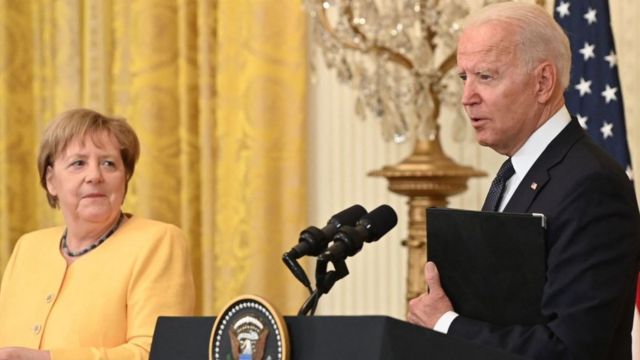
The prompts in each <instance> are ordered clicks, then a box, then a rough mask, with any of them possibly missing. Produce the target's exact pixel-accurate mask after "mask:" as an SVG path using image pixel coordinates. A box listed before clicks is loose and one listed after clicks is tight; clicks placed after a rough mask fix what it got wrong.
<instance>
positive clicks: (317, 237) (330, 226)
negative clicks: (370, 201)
mask: <svg viewBox="0 0 640 360" xmlns="http://www.w3.org/2000/svg"><path fill="white" fill-rule="evenodd" d="M366 213H367V210H365V208H363V207H362V206H360V205H353V206H351V207H349V208H346V209H344V210H342V211H340V212H339V213H337V214H335V215H333V216H332V217H331V219H329V221H328V222H327V225H326V226H325V227H323V228H322V229H318V228H317V227H315V226H309V227H308V228H306V229H304V230H303V231H302V232H301V233H300V237H299V239H298V245H296V246H294V247H292V248H291V250H289V251H288V252H286V253H284V255H282V261H283V262H284V264H285V265H286V266H287V267H288V268H289V270H290V271H291V273H292V274H293V276H295V277H296V279H298V281H300V282H301V283H302V284H303V285H304V286H305V287H306V288H307V289H309V291H312V290H311V282H310V281H309V278H308V277H307V275H306V274H305V272H304V270H303V269H302V266H300V264H299V263H298V261H297V260H296V259H299V258H301V257H303V256H305V255H312V256H318V255H320V253H322V252H323V251H324V250H325V249H326V248H327V245H329V241H331V238H333V236H334V235H335V234H336V233H337V232H338V230H339V229H340V228H342V227H344V226H347V225H354V224H355V223H356V221H357V220H358V219H359V218H360V217H362V215H364V214H366Z"/></svg>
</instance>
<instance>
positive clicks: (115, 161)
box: [47, 132, 126, 226]
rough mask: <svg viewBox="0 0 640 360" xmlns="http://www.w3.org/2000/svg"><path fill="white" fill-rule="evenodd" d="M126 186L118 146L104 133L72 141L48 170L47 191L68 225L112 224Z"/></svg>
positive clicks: (115, 141) (114, 140)
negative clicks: (55, 200)
mask: <svg viewBox="0 0 640 360" xmlns="http://www.w3.org/2000/svg"><path fill="white" fill-rule="evenodd" d="M125 185H126V174H125V168H124V164H123V162H122V157H121V155H120V146H119V144H118V141H117V140H116V139H115V137H113V136H110V135H108V134H107V133H104V132H102V133H96V134H91V135H87V136H85V137H84V138H76V139H74V140H72V141H71V142H70V143H69V145H68V146H67V147H66V149H64V150H63V151H62V153H61V154H60V155H59V156H58V158H57V159H55V162H54V163H53V167H49V168H48V171H47V190H48V191H49V193H50V194H51V195H53V196H56V197H57V198H58V203H59V205H60V210H61V211H62V214H63V216H64V218H65V221H66V222H67V225H69V224H70V223H73V222H77V221H83V222H90V223H96V225H97V226H100V225H103V224H108V223H110V222H112V221H114V219H115V218H116V217H117V216H118V215H119V213H120V207H121V205H122V202H123V200H124V194H125Z"/></svg>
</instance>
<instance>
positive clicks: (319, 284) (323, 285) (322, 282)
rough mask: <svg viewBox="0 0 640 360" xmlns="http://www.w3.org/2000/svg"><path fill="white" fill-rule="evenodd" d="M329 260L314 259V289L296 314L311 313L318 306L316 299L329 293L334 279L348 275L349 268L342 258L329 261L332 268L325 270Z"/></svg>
mask: <svg viewBox="0 0 640 360" xmlns="http://www.w3.org/2000/svg"><path fill="white" fill-rule="evenodd" d="M328 263H329V260H323V259H318V260H317V261H316V289H315V290H314V291H313V292H312V293H311V295H310V296H309V297H308V298H307V300H306V301H305V302H304V304H303V305H302V307H301V308H300V310H299V311H298V315H307V316H309V315H313V314H315V312H316V308H317V307H318V301H319V300H320V296H322V294H327V293H329V290H331V288H332V287H333V285H334V284H335V283H336V281H338V280H340V279H342V278H344V277H345V276H347V275H349V269H348V268H347V264H346V263H345V261H344V260H337V261H331V263H332V264H333V268H334V270H331V271H327V265H328Z"/></svg>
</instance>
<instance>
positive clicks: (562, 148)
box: [504, 118, 585, 213]
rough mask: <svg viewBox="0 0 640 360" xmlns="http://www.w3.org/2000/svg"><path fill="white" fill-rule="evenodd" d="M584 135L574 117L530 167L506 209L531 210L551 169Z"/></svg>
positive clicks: (522, 211)
mask: <svg viewBox="0 0 640 360" xmlns="http://www.w3.org/2000/svg"><path fill="white" fill-rule="evenodd" d="M583 136H585V133H584V130H582V128H581V127H580V125H579V123H578V121H577V120H576V119H574V118H572V119H571V122H570V123H569V124H568V125H567V126H566V127H565V128H564V129H563V130H562V131H561V132H560V134H558V136H556V137H555V139H553V140H552V141H551V143H549V145H548V146H547V148H546V149H545V150H544V151H543V152H542V154H540V157H538V160H536V162H535V163H534V164H533V166H532V167H531V169H529V172H527V174H526V175H525V177H524V178H523V179H522V181H521V182H520V185H518V188H517V189H516V191H515V192H514V193H513V196H512V197H511V199H510V200H509V202H508V203H507V206H505V208H504V211H505V212H519V213H526V212H529V208H530V207H531V204H532V203H533V200H534V199H535V198H536V196H537V195H538V193H539V192H540V191H542V189H543V188H544V186H545V185H546V184H547V182H549V180H550V179H551V178H550V174H549V170H550V169H551V168H553V167H554V166H556V165H557V164H559V163H560V162H562V160H563V159H564V157H565V156H566V154H567V152H568V151H569V149H571V147H573V145H574V144H575V143H576V142H577V141H578V140H579V139H580V138H582V137H583Z"/></svg>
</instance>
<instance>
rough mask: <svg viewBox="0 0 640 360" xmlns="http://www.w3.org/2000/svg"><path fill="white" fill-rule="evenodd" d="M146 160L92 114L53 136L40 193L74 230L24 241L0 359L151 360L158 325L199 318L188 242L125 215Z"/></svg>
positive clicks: (5, 284) (48, 138)
mask: <svg viewBox="0 0 640 360" xmlns="http://www.w3.org/2000/svg"><path fill="white" fill-rule="evenodd" d="M139 153H140V146H139V143H138V138H137V136H136V134H135V133H134V131H133V129H132V128H131V127H130V126H129V125H128V124H127V123H126V122H125V121H124V120H122V119H116V118H109V117H106V116H104V115H101V114H99V113H97V112H95V111H91V110H86V109H76V110H70V111H67V112H65V113H63V114H61V115H60V116H59V117H58V118H56V119H55V120H54V121H53V122H52V123H51V124H50V125H49V127H48V128H47V129H46V131H45V133H44V136H43V139H42V143H41V146H40V153H39V156H38V171H39V174H40V183H41V185H42V187H44V189H45V190H46V192H47V199H48V201H49V204H50V205H51V206H52V207H54V208H59V209H60V211H61V212H62V215H63V218H64V222H65V225H66V226H60V227H54V228H49V229H44V230H39V231H35V232H32V233H29V234H26V235H24V236H22V237H21V238H20V239H19V240H18V243H17V244H16V246H15V248H14V251H13V254H12V256H11V258H10V259H9V263H8V265H7V268H6V270H5V272H4V274H3V279H2V284H1V285H0V359H54V360H58V359H146V358H148V356H149V348H150V346H151V338H152V335H153V330H154V327H155V323H156V319H157V317H158V316H159V315H191V314H192V313H193V307H194V286H193V278H192V274H191V267H190V262H189V254H188V249H187V241H186V239H185V236H184V234H183V233H182V232H181V231H180V230H179V229H178V228H177V227H175V226H173V225H169V224H165V223H161V222H158V221H153V220H148V219H144V218H141V217H138V216H132V215H129V214H124V213H123V212H122V210H121V206H122V203H123V201H124V197H125V194H126V193H127V184H128V182H129V180H130V179H131V176H132V175H133V171H134V169H135V163H136V161H137V159H138V155H139Z"/></svg>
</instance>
